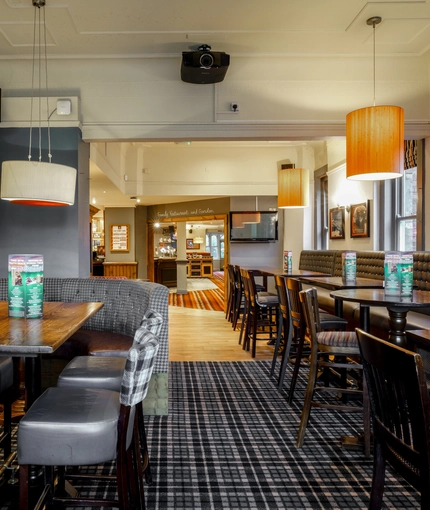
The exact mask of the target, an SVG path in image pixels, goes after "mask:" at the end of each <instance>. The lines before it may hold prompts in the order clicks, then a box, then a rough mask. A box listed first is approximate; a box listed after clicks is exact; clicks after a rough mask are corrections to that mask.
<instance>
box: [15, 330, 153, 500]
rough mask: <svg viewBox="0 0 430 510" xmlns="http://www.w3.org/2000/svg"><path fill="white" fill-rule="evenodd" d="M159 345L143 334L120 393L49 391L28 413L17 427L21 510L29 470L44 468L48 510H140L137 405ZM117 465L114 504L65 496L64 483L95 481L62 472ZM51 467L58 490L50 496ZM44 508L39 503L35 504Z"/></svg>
mask: <svg viewBox="0 0 430 510" xmlns="http://www.w3.org/2000/svg"><path fill="white" fill-rule="evenodd" d="M157 351H158V339H157V337H156V336H155V335H153V334H152V333H150V332H149V331H146V333H145V341H144V342H142V343H141V344H138V343H136V342H134V343H133V345H132V347H131V349H130V350H129V352H128V356H127V361H126V366H125V370H124V374H123V378H122V382H121V391H120V392H119V393H118V392H116V391H111V390H104V389H94V388H82V387H57V388H48V389H47V390H46V391H45V392H44V393H43V394H42V395H41V396H40V397H39V398H38V399H37V400H36V401H35V402H34V403H33V405H32V406H31V407H30V409H29V410H28V411H27V413H26V414H25V415H24V417H23V418H22V420H21V422H20V424H19V427H18V463H19V465H20V509H21V510H24V509H25V510H27V508H28V503H29V483H30V480H29V467H30V465H40V466H44V467H45V479H46V482H47V490H46V491H44V493H43V494H42V497H43V499H46V501H47V504H48V506H51V505H52V504H55V505H60V504H61V505H64V506H89V507H93V506H117V507H119V508H121V509H128V508H130V507H133V508H139V509H142V508H144V507H145V501H144V492H143V481H142V480H141V478H140V477H139V476H138V473H139V472H140V471H141V468H140V466H139V463H140V452H139V445H138V441H137V420H135V408H136V405H137V404H138V403H139V402H141V401H142V400H143V399H144V398H145V396H146V393H147V391H148V385H149V380H150V378H151V374H152V370H153V366H154V361H155V356H156V354H157ZM112 460H114V461H115V462H116V482H117V499H114V500H106V499H97V498H95V499H94V498H89V497H88V498H84V497H81V496H80V495H79V494H78V495H77V496H76V497H75V498H72V497H67V496H64V493H65V490H64V489H65V480H66V479H72V480H73V479H77V478H85V479H86V480H87V481H90V480H96V479H97V476H96V475H94V474H90V475H88V474H87V475H85V474H81V473H76V472H75V470H73V472H72V473H68V472H66V466H75V467H77V466H88V465H100V464H102V463H105V462H109V461H112ZM54 467H57V468H58V478H59V482H58V486H57V487H56V489H57V488H58V491H57V490H54V488H53V483H54ZM38 504H41V505H42V504H43V502H42V501H41V502H38Z"/></svg>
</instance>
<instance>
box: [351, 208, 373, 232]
mask: <svg viewBox="0 0 430 510" xmlns="http://www.w3.org/2000/svg"><path fill="white" fill-rule="evenodd" d="M349 216H350V220H351V237H369V235H370V232H369V230H370V228H369V227H370V223H369V201H368V200H367V202H362V203H361V204H354V205H351V210H350V214H349Z"/></svg>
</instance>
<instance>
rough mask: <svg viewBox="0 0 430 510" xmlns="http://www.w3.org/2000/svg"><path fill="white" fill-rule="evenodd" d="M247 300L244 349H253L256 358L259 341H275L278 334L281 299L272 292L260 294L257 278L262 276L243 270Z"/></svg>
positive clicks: (258, 273)
mask: <svg viewBox="0 0 430 510" xmlns="http://www.w3.org/2000/svg"><path fill="white" fill-rule="evenodd" d="M241 276H242V281H243V288H244V292H245V300H246V314H244V335H245V337H244V342H243V349H244V350H249V349H250V348H251V356H252V357H253V358H255V356H256V350H257V340H269V341H272V340H273V341H275V339H276V336H277V334H278V322H279V317H278V310H279V298H278V296H277V295H276V294H274V293H272V292H258V291H257V288H256V284H255V277H256V276H261V273H260V271H257V270H255V271H254V270H246V269H242V270H241Z"/></svg>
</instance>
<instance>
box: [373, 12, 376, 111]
mask: <svg viewBox="0 0 430 510" xmlns="http://www.w3.org/2000/svg"><path fill="white" fill-rule="evenodd" d="M373 106H376V23H375V22H373Z"/></svg>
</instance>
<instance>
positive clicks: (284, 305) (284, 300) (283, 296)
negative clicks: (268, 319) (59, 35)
mask: <svg viewBox="0 0 430 510" xmlns="http://www.w3.org/2000/svg"><path fill="white" fill-rule="evenodd" d="M287 280H289V278H288V277H286V276H284V275H280V274H276V275H275V286H276V291H277V293H278V299H279V308H280V310H281V313H282V316H283V317H284V319H287V320H288V319H289V314H290V302H289V301H290V300H289V297H288V293H287Z"/></svg>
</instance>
